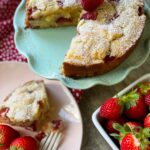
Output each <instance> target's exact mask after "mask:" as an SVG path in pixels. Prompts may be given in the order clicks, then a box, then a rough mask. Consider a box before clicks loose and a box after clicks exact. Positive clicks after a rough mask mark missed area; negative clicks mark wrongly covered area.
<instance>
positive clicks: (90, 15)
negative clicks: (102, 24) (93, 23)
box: [81, 12, 98, 20]
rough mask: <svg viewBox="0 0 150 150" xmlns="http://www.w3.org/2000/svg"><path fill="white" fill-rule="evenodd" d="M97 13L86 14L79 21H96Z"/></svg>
mask: <svg viewBox="0 0 150 150" xmlns="http://www.w3.org/2000/svg"><path fill="white" fill-rule="evenodd" d="M97 15H98V13H97V12H86V13H84V14H83V15H82V17H81V19H85V20H96V19H97Z"/></svg>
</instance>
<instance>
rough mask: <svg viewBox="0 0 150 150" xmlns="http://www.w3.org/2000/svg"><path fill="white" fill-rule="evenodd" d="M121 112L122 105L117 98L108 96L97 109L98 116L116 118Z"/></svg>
mask: <svg viewBox="0 0 150 150" xmlns="http://www.w3.org/2000/svg"><path fill="white" fill-rule="evenodd" d="M122 112H123V105H122V103H121V102H120V101H119V99H118V98H109V99H108V100H107V101H106V102H105V103H104V104H103V105H102V106H101V109H100V111H99V115H100V117H103V118H106V119H110V120H117V119H119V118H120V116H121V114H122Z"/></svg>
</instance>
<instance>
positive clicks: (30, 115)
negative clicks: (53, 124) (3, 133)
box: [0, 80, 49, 127]
mask: <svg viewBox="0 0 150 150" xmlns="http://www.w3.org/2000/svg"><path fill="white" fill-rule="evenodd" d="M48 110H49V102H48V96H47V93H46V88H45V85H44V82H43V81H40V80H37V81H30V82H27V83H25V84H23V85H22V86H20V87H18V88H16V89H15V90H14V91H13V92H12V93H11V94H10V95H9V96H8V97H6V99H5V100H4V102H3V103H2V104H1V105H0V123H8V124H12V125H17V126H23V127H28V126H33V125H34V126H36V124H38V123H39V122H40V121H42V119H43V117H44V114H45V113H46V112H47V111H48Z"/></svg>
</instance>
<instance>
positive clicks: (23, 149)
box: [10, 136, 38, 150]
mask: <svg viewBox="0 0 150 150" xmlns="http://www.w3.org/2000/svg"><path fill="white" fill-rule="evenodd" d="M10 150H38V145H37V142H36V141H35V139H33V138H32V137H30V136H24V137H20V138H17V139H16V140H14V141H13V142H12V143H11V145H10Z"/></svg>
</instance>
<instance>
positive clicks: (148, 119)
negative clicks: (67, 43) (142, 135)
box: [144, 113, 150, 128]
mask: <svg viewBox="0 0 150 150" xmlns="http://www.w3.org/2000/svg"><path fill="white" fill-rule="evenodd" d="M144 127H148V128H150V113H149V114H148V115H147V116H146V117H145V119H144Z"/></svg>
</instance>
